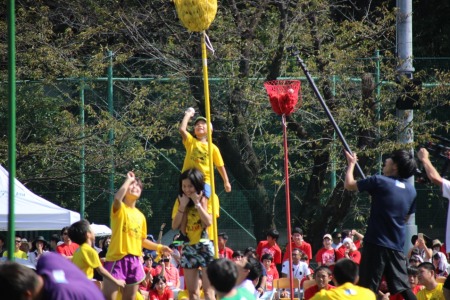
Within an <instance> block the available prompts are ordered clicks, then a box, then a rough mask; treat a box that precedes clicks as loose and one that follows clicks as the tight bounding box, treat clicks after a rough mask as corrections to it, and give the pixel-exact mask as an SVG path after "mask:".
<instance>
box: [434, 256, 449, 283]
mask: <svg viewBox="0 0 450 300" xmlns="http://www.w3.org/2000/svg"><path fill="white" fill-rule="evenodd" d="M433 266H434V272H435V273H436V277H447V276H448V271H447V268H448V264H447V258H446V257H445V254H444V253H442V252H436V253H434V254H433Z"/></svg>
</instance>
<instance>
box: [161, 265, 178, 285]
mask: <svg viewBox="0 0 450 300" xmlns="http://www.w3.org/2000/svg"><path fill="white" fill-rule="evenodd" d="M164 277H165V278H166V284H167V286H168V287H169V288H170V289H174V288H177V285H179V283H180V274H179V273H178V269H177V268H176V267H175V266H174V265H171V266H170V268H169V267H165V269H164Z"/></svg>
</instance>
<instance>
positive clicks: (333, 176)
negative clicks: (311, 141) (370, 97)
mask: <svg viewBox="0 0 450 300" xmlns="http://www.w3.org/2000/svg"><path fill="white" fill-rule="evenodd" d="M333 97H336V75H333ZM335 142H336V131H334V132H333V142H332V143H331V155H330V156H331V172H330V187H331V189H334V188H335V187H336V161H335V157H334V148H335Z"/></svg>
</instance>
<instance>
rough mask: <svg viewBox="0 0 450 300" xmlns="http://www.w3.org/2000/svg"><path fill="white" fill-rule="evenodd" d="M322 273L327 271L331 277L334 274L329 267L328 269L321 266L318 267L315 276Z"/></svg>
mask: <svg viewBox="0 0 450 300" xmlns="http://www.w3.org/2000/svg"><path fill="white" fill-rule="evenodd" d="M321 271H325V272H326V273H327V274H328V276H331V275H332V274H333V273H332V272H331V269H330V268H329V267H327V266H320V267H318V268H317V269H316V270H315V271H314V274H317V273H318V272H321Z"/></svg>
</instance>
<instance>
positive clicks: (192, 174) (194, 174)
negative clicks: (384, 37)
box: [178, 169, 205, 196]
mask: <svg viewBox="0 0 450 300" xmlns="http://www.w3.org/2000/svg"><path fill="white" fill-rule="evenodd" d="M185 179H189V180H190V181H191V183H192V185H193V186H194V188H195V191H196V192H197V194H200V192H202V191H203V190H204V189H205V178H204V177H203V174H202V172H200V171H199V170H197V169H188V170H186V171H184V172H183V173H181V175H180V180H179V189H178V195H180V196H181V195H183V189H182V186H183V184H182V182H183V180H185Z"/></svg>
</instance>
